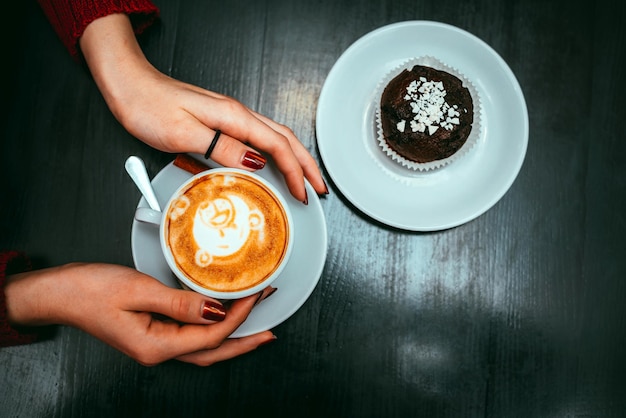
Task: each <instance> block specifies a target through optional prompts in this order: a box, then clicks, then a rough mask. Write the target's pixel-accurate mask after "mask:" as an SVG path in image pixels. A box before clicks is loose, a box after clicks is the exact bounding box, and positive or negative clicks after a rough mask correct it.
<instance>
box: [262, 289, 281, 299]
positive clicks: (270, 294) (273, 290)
mask: <svg viewBox="0 0 626 418" xmlns="http://www.w3.org/2000/svg"><path fill="white" fill-rule="evenodd" d="M277 290H278V288H277V287H272V288H271V289H270V291H269V292H268V294H267V296H265V297H264V298H263V300H267V299H268V298H269V297H270V296H272V295H273V294H274V293H276V291H277Z"/></svg>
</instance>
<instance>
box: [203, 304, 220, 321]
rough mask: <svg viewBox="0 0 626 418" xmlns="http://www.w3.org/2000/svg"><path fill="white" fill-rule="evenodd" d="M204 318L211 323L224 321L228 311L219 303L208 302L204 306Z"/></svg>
mask: <svg viewBox="0 0 626 418" xmlns="http://www.w3.org/2000/svg"><path fill="white" fill-rule="evenodd" d="M202 317H203V318H204V319H208V320H209V321H223V320H224V318H226V311H225V310H224V307H223V306H222V305H220V304H219V303H217V302H213V301H209V300H207V301H206V302H204V304H203V305H202Z"/></svg>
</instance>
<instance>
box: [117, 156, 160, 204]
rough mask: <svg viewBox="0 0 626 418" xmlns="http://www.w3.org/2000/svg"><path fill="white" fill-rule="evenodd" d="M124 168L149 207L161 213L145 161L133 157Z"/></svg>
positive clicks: (129, 158)
mask: <svg viewBox="0 0 626 418" xmlns="http://www.w3.org/2000/svg"><path fill="white" fill-rule="evenodd" d="M124 167H126V171H127V172H128V174H129V175H130V178H132V179H133V181H134V182H135V184H136V185H137V187H138V188H139V191H140V192H141V194H142V195H143V197H144V198H145V199H146V201H147V202H148V205H150V207H151V208H152V209H153V210H158V211H159V212H161V207H160V206H159V201H158V200H157V198H156V196H155V194H154V189H152V184H151V183H150V178H149V177H148V172H147V171H146V166H145V164H144V163H143V160H142V159H141V158H139V157H136V156H134V155H131V156H130V157H128V159H127V160H126V163H125V164H124Z"/></svg>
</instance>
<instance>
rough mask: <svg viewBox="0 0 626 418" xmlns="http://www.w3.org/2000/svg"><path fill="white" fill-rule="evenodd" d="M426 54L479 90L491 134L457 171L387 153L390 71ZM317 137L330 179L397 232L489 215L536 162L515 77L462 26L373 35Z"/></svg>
mask: <svg viewBox="0 0 626 418" xmlns="http://www.w3.org/2000/svg"><path fill="white" fill-rule="evenodd" d="M423 55H430V56H433V57H435V58H438V59H439V60H440V61H443V62H444V63H446V64H448V65H450V66H452V67H455V68H457V69H458V70H460V71H461V72H462V73H464V74H465V75H466V76H467V77H468V78H469V79H470V80H471V81H472V82H473V83H474V85H475V86H476V88H477V90H478V92H479V94H480V96H481V99H482V105H483V106H482V113H481V117H482V125H483V130H482V134H481V137H480V138H479V141H478V143H477V144H476V146H475V147H474V148H473V149H472V150H470V152H469V153H468V154H467V155H464V156H462V157H461V158H459V159H458V160H457V161H455V162H453V163H452V164H450V165H449V166H447V167H443V168H441V169H438V170H435V171H430V172H413V171H410V170H408V169H406V168H403V167H402V166H400V165H399V164H397V163H395V162H393V161H391V160H390V159H389V158H388V157H386V156H385V155H384V154H383V153H382V152H381V150H380V149H379V148H378V145H377V142H376V136H375V129H374V112H375V108H376V102H377V100H378V98H377V97H374V96H375V91H376V87H377V84H378V83H379V81H380V80H381V79H382V78H383V77H384V76H385V74H386V73H387V72H389V71H391V70H392V69H393V68H394V67H396V66H398V65H400V64H402V62H404V61H405V60H407V59H409V58H414V57H419V56H423ZM316 130H317V141H318V147H319V151H320V155H321V157H322V160H323V161H324V164H325V166H326V169H327V171H328V173H329V175H330V177H331V178H332V179H333V181H334V182H335V184H336V185H337V187H338V188H339V190H340V191H341V193H342V194H344V195H345V197H346V198H347V199H348V200H350V201H351V202H352V203H353V204H354V205H355V206H356V207H357V208H358V209H359V210H361V211H362V212H364V213H365V214H366V215H368V216H370V217H372V218H374V219H376V220H378V221H380V222H382V223H384V224H387V225H390V226H393V227H396V228H400V229H405V230H412V231H435V230H442V229H447V228H451V227H455V226H458V225H461V224H463V223H465V222H468V221H470V220H472V219H474V218H476V217H477V216H479V215H481V214H483V213H484V212H485V211H487V210H488V209H489V208H491V207H492V206H493V205H494V204H495V203H496V202H497V201H498V200H500V198H501V197H502V196H503V195H504V194H505V193H506V191H507V190H508V189H509V187H511V184H513V181H514V180H515V178H516V177H517V174H518V173H519V170H520V168H521V166H522V163H523V161H524V156H525V155H526V148H527V145H528V112H527V109H526V102H525V101H524V95H523V93H522V90H521V88H520V86H519V84H518V82H517V79H516V78H515V75H514V74H513V72H512V71H511V70H510V68H509V67H508V66H507V64H506V63H505V62H504V60H503V59H502V58H501V57H500V56H499V55H498V54H497V53H496V52H495V51H494V50H493V49H492V48H491V47H489V45H487V44H486V43H484V42H483V41H481V40H480V39H479V38H477V37H475V36H474V35H472V34H470V33H468V32H465V31H463V30H461V29H459V28H456V27H454V26H450V25H447V24H442V23H437V22H428V21H408V22H401V23H395V24H391V25H388V26H384V27H382V28H379V29H377V30H375V31H373V32H370V33H368V34H367V35H365V36H363V37H362V38H360V39H359V40H357V41H356V42H355V43H354V44H352V45H351V46H350V47H349V48H348V49H347V50H346V51H345V52H344V53H343V54H342V55H341V57H339V59H338V60H337V62H336V63H335V65H334V66H333V68H332V69H331V71H330V73H329V74H328V77H327V78H326V81H325V82H324V86H323V88H322V91H321V94H320V98H319V103H318V108H317V117H316Z"/></svg>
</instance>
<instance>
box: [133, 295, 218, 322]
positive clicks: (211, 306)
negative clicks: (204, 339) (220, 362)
mask: <svg viewBox="0 0 626 418" xmlns="http://www.w3.org/2000/svg"><path fill="white" fill-rule="evenodd" d="M144 295H145V296H146V298H145V299H144V300H143V302H140V306H137V307H136V309H137V310H142V311H147V312H152V313H158V314H162V315H165V316H167V317H169V318H171V319H174V320H176V321H180V322H184V323H187V324H212V323H215V322H221V321H223V320H224V318H226V309H225V308H224V305H223V304H222V303H221V302H219V301H218V300H216V299H212V298H209V297H206V296H203V295H201V294H199V293H197V292H193V291H189V290H181V289H172V288H169V287H167V286H163V287H162V288H161V289H160V290H159V291H157V292H151V293H148V292H146V293H144Z"/></svg>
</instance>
